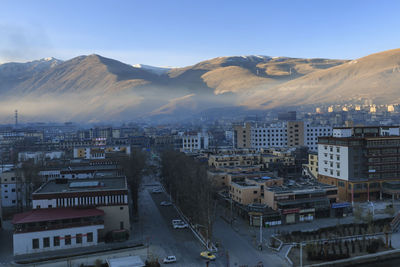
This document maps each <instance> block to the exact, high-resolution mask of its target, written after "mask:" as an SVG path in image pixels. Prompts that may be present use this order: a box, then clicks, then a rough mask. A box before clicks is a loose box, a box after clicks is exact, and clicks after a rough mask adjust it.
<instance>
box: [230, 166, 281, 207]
mask: <svg viewBox="0 0 400 267" xmlns="http://www.w3.org/2000/svg"><path fill="white" fill-rule="evenodd" d="M260 174H261V175H262V174H266V173H260V172H259V173H253V174H252V173H247V174H244V175H243V174H240V173H239V174H238V176H236V177H235V176H234V177H230V179H231V181H230V185H229V197H230V198H231V199H232V200H233V201H235V202H237V203H239V204H241V205H245V206H246V205H249V204H259V203H264V190H265V188H267V187H269V186H280V185H282V184H283V179H282V178H280V177H273V176H267V175H265V176H261V175H260ZM269 175H271V174H269ZM243 177H244V178H243Z"/></svg>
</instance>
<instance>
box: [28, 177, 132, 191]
mask: <svg viewBox="0 0 400 267" xmlns="http://www.w3.org/2000/svg"><path fill="white" fill-rule="evenodd" d="M126 189H127V185H126V179H125V177H110V178H90V179H55V180H51V181H49V182H47V183H45V184H43V185H42V186H41V187H39V188H38V189H37V190H36V191H35V192H33V195H37V194H52V193H72V192H88V191H109V190H126Z"/></svg>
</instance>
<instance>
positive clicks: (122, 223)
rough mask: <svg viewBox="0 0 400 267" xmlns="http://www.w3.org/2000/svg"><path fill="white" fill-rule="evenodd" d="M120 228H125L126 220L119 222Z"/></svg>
mask: <svg viewBox="0 0 400 267" xmlns="http://www.w3.org/2000/svg"><path fill="white" fill-rule="evenodd" d="M119 228H120V229H121V230H122V229H124V222H119Z"/></svg>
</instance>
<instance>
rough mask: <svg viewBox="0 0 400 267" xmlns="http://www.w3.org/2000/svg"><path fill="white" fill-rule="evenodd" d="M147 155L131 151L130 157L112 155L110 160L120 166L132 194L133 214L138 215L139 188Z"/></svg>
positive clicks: (138, 151)
mask: <svg viewBox="0 0 400 267" xmlns="http://www.w3.org/2000/svg"><path fill="white" fill-rule="evenodd" d="M147 157H148V154H147V153H146V152H143V151H141V150H134V151H132V153H131V155H130V156H127V155H125V154H114V155H113V156H112V159H113V160H114V161H115V162H116V163H117V164H118V165H120V166H121V168H122V169H123V172H124V174H125V176H126V179H127V183H128V187H129V190H130V192H131V194H132V202H133V212H134V213H135V214H134V215H137V213H138V199H139V188H140V185H141V182H142V176H143V174H144V171H145V170H146V166H147V164H146V162H147Z"/></svg>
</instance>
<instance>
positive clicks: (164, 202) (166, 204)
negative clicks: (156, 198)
mask: <svg viewBox="0 0 400 267" xmlns="http://www.w3.org/2000/svg"><path fill="white" fill-rule="evenodd" d="M160 205H161V206H171V205H172V203H171V202H170V201H162V202H161V203H160Z"/></svg>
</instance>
